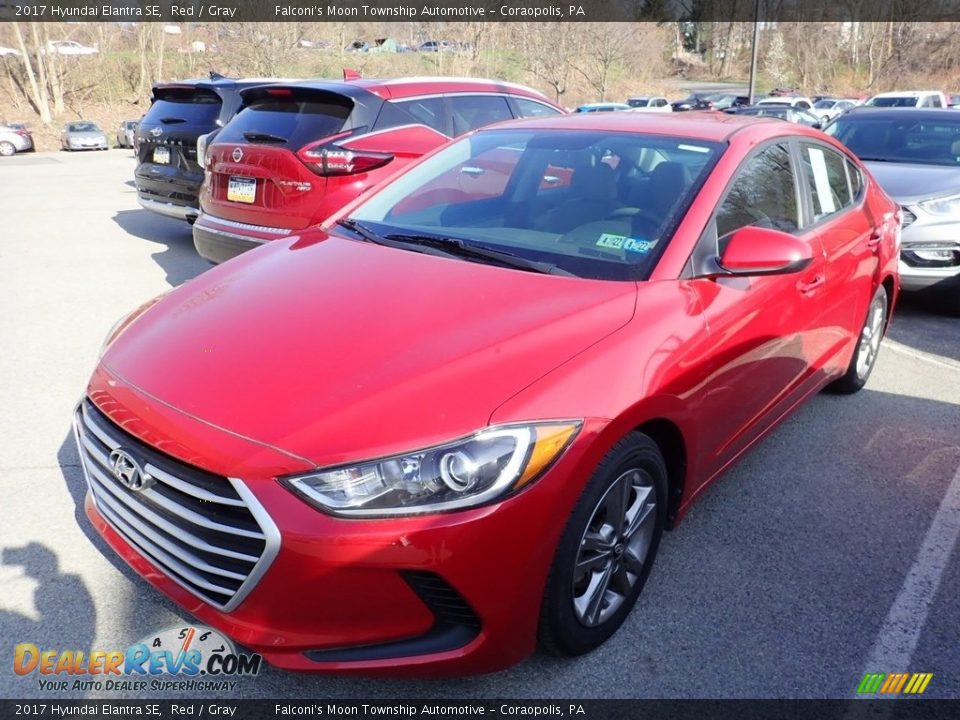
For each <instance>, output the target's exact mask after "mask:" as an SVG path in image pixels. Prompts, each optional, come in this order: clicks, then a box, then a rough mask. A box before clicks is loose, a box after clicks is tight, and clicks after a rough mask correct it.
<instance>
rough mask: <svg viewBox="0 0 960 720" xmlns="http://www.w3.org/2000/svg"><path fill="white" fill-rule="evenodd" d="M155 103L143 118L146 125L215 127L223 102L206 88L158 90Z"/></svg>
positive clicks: (154, 93) (154, 95)
mask: <svg viewBox="0 0 960 720" xmlns="http://www.w3.org/2000/svg"><path fill="white" fill-rule="evenodd" d="M153 97H154V102H153V105H151V106H150V109H149V110H147V114H146V117H144V118H143V122H144V123H145V124H152V123H163V124H180V123H183V124H187V125H203V126H210V127H213V125H214V123H215V122H216V120H217V118H218V117H219V116H220V106H221V104H222V101H221V99H220V96H219V95H217V94H216V93H215V92H214V91H213V90H207V89H206V88H189V87H185V88H156V89H154V91H153Z"/></svg>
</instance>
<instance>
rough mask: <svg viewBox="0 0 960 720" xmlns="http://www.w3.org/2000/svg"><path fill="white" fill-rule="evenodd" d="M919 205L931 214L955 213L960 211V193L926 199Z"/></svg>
mask: <svg viewBox="0 0 960 720" xmlns="http://www.w3.org/2000/svg"><path fill="white" fill-rule="evenodd" d="M919 205H920V207H922V208H923V209H924V210H926V211H927V212H928V213H930V214H931V215H954V214H957V213H960V195H948V196H946V197H940V198H934V199H933V200H924V201H923V202H922V203H919Z"/></svg>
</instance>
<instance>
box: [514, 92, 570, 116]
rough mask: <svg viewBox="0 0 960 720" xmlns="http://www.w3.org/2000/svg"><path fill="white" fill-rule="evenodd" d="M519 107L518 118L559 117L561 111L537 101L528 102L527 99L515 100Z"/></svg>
mask: <svg viewBox="0 0 960 720" xmlns="http://www.w3.org/2000/svg"><path fill="white" fill-rule="evenodd" d="M513 102H514V103H516V105H517V112H518V117H544V116H548V115H559V114H560V111H559V110H557V109H556V108H552V107H550V106H549V105H544V104H543V103H539V102H537V101H536V100H527V99H526V98H517V97H515V98H513Z"/></svg>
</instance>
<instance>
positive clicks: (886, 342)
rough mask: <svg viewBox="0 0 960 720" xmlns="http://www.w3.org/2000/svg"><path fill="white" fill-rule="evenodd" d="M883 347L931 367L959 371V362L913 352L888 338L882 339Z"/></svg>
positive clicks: (908, 347)
mask: <svg viewBox="0 0 960 720" xmlns="http://www.w3.org/2000/svg"><path fill="white" fill-rule="evenodd" d="M883 346H884V347H888V348H890V349H891V350H893V351H894V352H898V353H900V354H902V355H908V356H910V357H912V358H916V359H917V360H923V361H924V362H928V363H932V364H933V365H940V366H941V367H946V368H950V369H951V370H958V369H960V362H957V361H956V360H953V359H951V358H945V357H939V356H937V355H931V354H930V353H925V352H922V351H920V350H914V349H913V348H912V347H910V346H909V345H904V344H903V343H898V342H897V341H896V340H891V339H890V338H889V337H887V338H884V339H883Z"/></svg>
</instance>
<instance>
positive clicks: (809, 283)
mask: <svg viewBox="0 0 960 720" xmlns="http://www.w3.org/2000/svg"><path fill="white" fill-rule="evenodd" d="M826 283H827V278H826V277H825V276H824V275H814V276H813V277H812V278H808V279H806V280H801V281H800V282H798V283H797V290H799V291H800V292H801V293H803V294H804V295H812V294H813V292H814V290H816V289H817V288H819V287H821V286H823V285H826Z"/></svg>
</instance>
